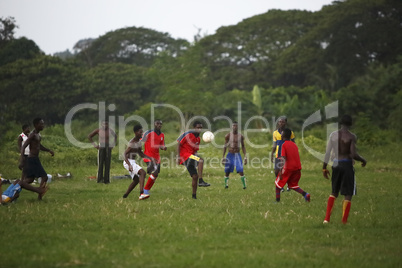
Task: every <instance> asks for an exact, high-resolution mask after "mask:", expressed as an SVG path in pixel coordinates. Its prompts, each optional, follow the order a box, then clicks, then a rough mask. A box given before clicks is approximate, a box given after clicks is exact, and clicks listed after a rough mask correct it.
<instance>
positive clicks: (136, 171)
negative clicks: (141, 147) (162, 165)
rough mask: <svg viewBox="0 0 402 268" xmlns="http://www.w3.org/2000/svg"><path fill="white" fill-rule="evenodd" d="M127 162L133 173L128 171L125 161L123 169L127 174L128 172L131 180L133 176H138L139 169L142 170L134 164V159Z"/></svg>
mask: <svg viewBox="0 0 402 268" xmlns="http://www.w3.org/2000/svg"><path fill="white" fill-rule="evenodd" d="M128 161H129V162H130V164H131V166H132V167H133V171H131V172H130V171H129V166H128V165H127V163H126V161H123V166H124V168H125V169H127V170H128V172H130V176H131V178H132V179H133V178H134V176H135V175H138V172H139V171H140V169H142V167H141V166H139V165H138V164H137V163H135V160H134V159H128Z"/></svg>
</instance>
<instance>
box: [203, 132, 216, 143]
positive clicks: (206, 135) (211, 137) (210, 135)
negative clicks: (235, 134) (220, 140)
mask: <svg viewBox="0 0 402 268" xmlns="http://www.w3.org/2000/svg"><path fill="white" fill-rule="evenodd" d="M214 138H215V135H214V133H212V132H211V131H205V132H204V134H203V135H202V140H203V141H204V142H211V141H213V140H214Z"/></svg>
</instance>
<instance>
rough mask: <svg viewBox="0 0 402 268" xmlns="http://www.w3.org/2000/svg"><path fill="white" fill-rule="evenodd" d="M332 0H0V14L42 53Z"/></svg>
mask: <svg viewBox="0 0 402 268" xmlns="http://www.w3.org/2000/svg"><path fill="white" fill-rule="evenodd" d="M331 3H332V0H304V1H303V0H276V1H274V0H198V1H197V0H142V1H138V0H65V1H62V0H0V17H2V18H3V19H4V18H6V17H10V16H11V17H14V18H15V20H16V24H17V25H18V26H19V28H18V29H16V31H15V37H17V38H19V37H22V36H25V37H26V38H28V39H31V40H33V41H34V42H35V43H36V44H37V45H38V46H39V47H40V49H41V50H43V51H44V52H45V53H46V54H53V53H55V52H61V51H65V50H66V49H70V51H72V47H73V46H74V45H75V43H77V42H78V41H79V40H81V39H85V38H97V37H99V36H101V35H104V34H105V33H107V32H110V31H114V30H117V29H120V28H125V27H132V26H135V27H145V28H149V29H153V30H156V31H159V32H167V33H169V34H170V35H171V36H172V37H173V38H184V39H187V40H188V41H193V37H194V35H196V34H197V33H198V29H201V35H202V36H203V35H211V34H214V33H215V31H216V30H217V29H218V28H220V27H222V26H228V25H235V24H237V23H239V22H241V21H242V20H243V19H246V18H250V17H252V16H254V15H258V14H262V13H265V12H267V11H268V10H270V9H282V10H289V9H297V10H310V11H318V10H320V9H321V8H322V6H323V5H330V4H331Z"/></svg>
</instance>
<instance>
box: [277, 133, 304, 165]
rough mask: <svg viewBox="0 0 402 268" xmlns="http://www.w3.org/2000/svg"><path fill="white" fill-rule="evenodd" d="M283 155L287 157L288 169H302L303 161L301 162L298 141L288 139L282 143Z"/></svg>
mask: <svg viewBox="0 0 402 268" xmlns="http://www.w3.org/2000/svg"><path fill="white" fill-rule="evenodd" d="M281 155H282V156H284V157H286V162H285V167H284V169H285V170H286V169H287V170H300V169H301V163H300V155H299V148H298V147H297V145H296V143H294V142H293V141H290V140H286V141H285V142H284V143H283V144H282V152H281Z"/></svg>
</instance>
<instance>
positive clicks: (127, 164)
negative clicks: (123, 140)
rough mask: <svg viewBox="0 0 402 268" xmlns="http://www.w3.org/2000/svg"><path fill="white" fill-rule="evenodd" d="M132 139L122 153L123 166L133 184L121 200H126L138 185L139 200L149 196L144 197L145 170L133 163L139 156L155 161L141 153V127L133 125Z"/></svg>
mask: <svg viewBox="0 0 402 268" xmlns="http://www.w3.org/2000/svg"><path fill="white" fill-rule="evenodd" d="M133 131H134V135H135V136H134V138H132V139H131V140H130V142H129V143H128V145H127V149H126V150H125V152H124V162H123V166H124V168H125V169H127V170H128V171H129V172H130V176H131V178H132V179H133V182H132V183H131V184H130V185H129V186H128V189H127V191H126V193H125V194H124V195H123V198H127V197H128V195H129V194H130V193H131V191H132V190H133V189H134V188H135V186H137V184H138V183H139V184H140V197H139V199H140V200H144V199H147V198H148V197H149V195H144V180H145V175H146V173H145V170H143V169H142V167H141V166H140V165H138V164H137V163H136V162H135V158H136V156H137V155H139V156H140V157H142V158H147V159H149V160H150V161H152V162H155V159H153V158H152V157H149V156H147V155H145V154H144V153H143V152H142V148H141V147H142V144H141V137H142V134H143V133H144V131H143V130H142V126H141V125H135V126H134V128H133Z"/></svg>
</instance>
